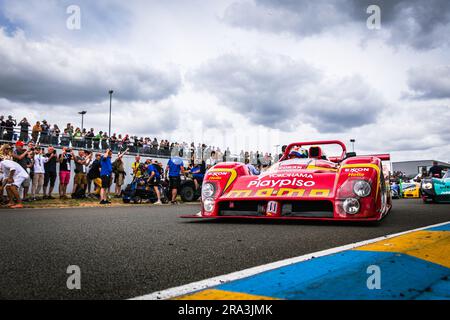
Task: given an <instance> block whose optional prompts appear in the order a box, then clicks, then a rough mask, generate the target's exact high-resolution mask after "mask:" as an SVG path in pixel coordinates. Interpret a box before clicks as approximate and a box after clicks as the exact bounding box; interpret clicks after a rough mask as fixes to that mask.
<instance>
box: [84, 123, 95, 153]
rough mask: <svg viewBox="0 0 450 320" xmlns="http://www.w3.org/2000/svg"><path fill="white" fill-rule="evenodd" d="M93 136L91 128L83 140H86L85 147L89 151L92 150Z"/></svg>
mask: <svg viewBox="0 0 450 320" xmlns="http://www.w3.org/2000/svg"><path fill="white" fill-rule="evenodd" d="M94 137H95V134H94V128H91V130H89V131H88V132H87V133H86V136H85V139H86V147H87V148H88V149H89V150H91V149H92V139H94Z"/></svg>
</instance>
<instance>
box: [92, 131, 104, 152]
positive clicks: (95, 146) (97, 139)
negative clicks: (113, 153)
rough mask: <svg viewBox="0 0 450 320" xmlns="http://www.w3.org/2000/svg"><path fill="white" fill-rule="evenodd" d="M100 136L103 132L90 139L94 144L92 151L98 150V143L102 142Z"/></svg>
mask: <svg viewBox="0 0 450 320" xmlns="http://www.w3.org/2000/svg"><path fill="white" fill-rule="evenodd" d="M102 136H103V132H102V131H100V132H99V133H97V134H96V135H95V136H94V138H92V141H93V143H94V149H95V150H100V141H101V140H102Z"/></svg>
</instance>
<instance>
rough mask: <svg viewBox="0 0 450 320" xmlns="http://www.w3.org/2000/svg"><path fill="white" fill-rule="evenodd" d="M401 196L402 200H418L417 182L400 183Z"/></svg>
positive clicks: (418, 184) (418, 188) (418, 187)
mask: <svg viewBox="0 0 450 320" xmlns="http://www.w3.org/2000/svg"><path fill="white" fill-rule="evenodd" d="M400 193H401V195H402V197H403V198H420V183H419V182H414V181H412V182H402V183H401V192H400Z"/></svg>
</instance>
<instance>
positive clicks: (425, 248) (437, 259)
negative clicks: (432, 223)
mask: <svg viewBox="0 0 450 320" xmlns="http://www.w3.org/2000/svg"><path fill="white" fill-rule="evenodd" d="M357 250H360V251H383V252H397V253H404V254H408V255H410V256H413V257H416V258H419V259H422V260H425V261H428V262H433V263H436V264H439V265H441V266H444V267H447V268H450V232H448V231H417V232H414V233H411V234H407V235H404V236H401V237H397V238H394V239H388V240H384V241H380V242H378V243H373V244H370V245H367V246H363V247H360V248H358V249H357Z"/></svg>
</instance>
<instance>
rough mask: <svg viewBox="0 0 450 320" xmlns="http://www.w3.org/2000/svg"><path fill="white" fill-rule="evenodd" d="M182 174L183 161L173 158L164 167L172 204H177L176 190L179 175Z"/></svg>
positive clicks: (179, 182) (179, 181) (179, 180)
mask: <svg viewBox="0 0 450 320" xmlns="http://www.w3.org/2000/svg"><path fill="white" fill-rule="evenodd" d="M183 173H184V164H183V159H181V158H179V157H173V158H171V159H170V160H169V162H168V163H167V166H166V174H167V175H168V176H169V185H170V190H171V191H172V200H171V203H172V204H177V195H178V189H179V188H180V185H181V174H183Z"/></svg>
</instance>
